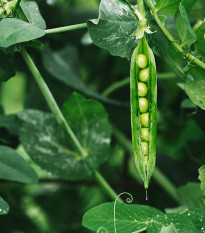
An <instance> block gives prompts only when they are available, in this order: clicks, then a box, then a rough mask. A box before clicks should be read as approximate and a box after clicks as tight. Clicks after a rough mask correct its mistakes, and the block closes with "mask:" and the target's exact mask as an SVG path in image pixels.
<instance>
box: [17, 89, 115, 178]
mask: <svg viewBox="0 0 205 233" xmlns="http://www.w3.org/2000/svg"><path fill="white" fill-rule="evenodd" d="M63 113H64V115H65V118H66V120H67V121H68V123H69V125H70V127H71V129H72V130H73V132H74V134H75V135H76V136H77V138H78V140H79V142H80V143H81V145H82V146H83V149H84V151H85V152H86V154H87V155H86V156H82V155H81V154H80V153H79V151H78V150H77V149H75V148H74V147H73V145H72V144H71V142H70V140H69V138H68V136H67V134H65V132H64V131H63V130H62V129H61V128H60V126H59V125H58V124H57V122H56V120H55V119H54V117H53V115H52V114H50V113H43V112H41V111H36V110H27V111H24V112H22V113H20V114H19V115H18V116H19V118H20V120H21V128H20V140H21V142H22V144H23V146H24V148H25V150H26V151H27V152H28V154H29V155H30V156H31V157H32V159H33V160H34V161H35V162H36V163H37V164H38V165H40V166H41V167H42V168H43V169H46V170H48V171H50V172H52V173H53V174H55V175H57V176H59V177H61V178H66V179H71V180H73V179H82V178H85V177H87V176H89V175H91V173H92V169H91V168H97V167H98V166H99V165H100V164H102V163H103V162H104V161H105V160H106V159H107V158H108V155H109V146H110V134H111V130H110V125H109V122H108V119H107V114H106V112H105V109H104V107H103V106H102V105H101V104H100V103H98V102H97V101H95V100H87V99H86V98H85V97H83V96H81V95H79V94H77V93H75V94H73V95H72V96H71V97H70V99H69V100H68V101H67V102H66V103H65V105H64V107H63Z"/></svg>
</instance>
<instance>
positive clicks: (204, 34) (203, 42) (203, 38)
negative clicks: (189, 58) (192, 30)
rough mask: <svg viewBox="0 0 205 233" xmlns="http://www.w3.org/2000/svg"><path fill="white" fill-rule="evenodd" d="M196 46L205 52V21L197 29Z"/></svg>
mask: <svg viewBox="0 0 205 233" xmlns="http://www.w3.org/2000/svg"><path fill="white" fill-rule="evenodd" d="M196 36H197V41H196V46H197V48H198V49H199V50H200V51H202V52H204V53H205V21H203V23H202V24H201V25H200V27H199V28H198V29H197V30H196Z"/></svg>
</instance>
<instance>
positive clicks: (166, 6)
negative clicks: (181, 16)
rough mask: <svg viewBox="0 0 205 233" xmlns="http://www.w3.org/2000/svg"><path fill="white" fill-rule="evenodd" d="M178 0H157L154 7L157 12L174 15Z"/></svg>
mask: <svg viewBox="0 0 205 233" xmlns="http://www.w3.org/2000/svg"><path fill="white" fill-rule="evenodd" d="M179 3H180V0H157V1H156V5H155V9H156V11H157V12H158V13H161V14H165V15H175V13H176V11H177V9H178V7H179Z"/></svg>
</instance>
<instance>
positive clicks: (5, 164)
mask: <svg viewBox="0 0 205 233" xmlns="http://www.w3.org/2000/svg"><path fill="white" fill-rule="evenodd" d="M0 178H1V179H6V180H11V181H18V182H22V183H28V184H33V183H37V182H38V177H37V174H36V173H35V171H34V170H33V168H32V167H31V166H30V165H29V164H28V163H27V162H26V161H25V160H24V159H23V158H22V157H21V156H20V155H19V154H18V153H17V152H16V151H15V150H12V149H11V148H9V147H6V146H0Z"/></svg>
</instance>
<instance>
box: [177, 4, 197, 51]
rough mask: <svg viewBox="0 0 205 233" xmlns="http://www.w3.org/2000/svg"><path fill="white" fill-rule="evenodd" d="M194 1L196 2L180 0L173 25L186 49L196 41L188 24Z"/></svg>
mask: <svg viewBox="0 0 205 233" xmlns="http://www.w3.org/2000/svg"><path fill="white" fill-rule="evenodd" d="M196 1H197V0H189V1H187V0H182V1H181V2H180V5H179V9H178V11H177V13H176V15H175V23H176V26H177V30H178V32H179V36H180V39H181V41H182V45H183V46H185V47H187V48H188V49H189V48H190V46H191V45H192V44H193V43H194V42H195V41H196V39H197V38H196V35H195V33H194V31H193V29H192V27H191V25H190V22H189V14H190V12H191V9H192V8H193V6H194V5H195V3H196Z"/></svg>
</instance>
